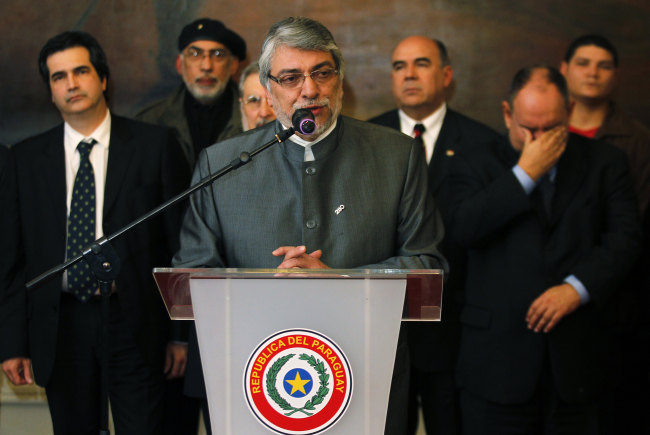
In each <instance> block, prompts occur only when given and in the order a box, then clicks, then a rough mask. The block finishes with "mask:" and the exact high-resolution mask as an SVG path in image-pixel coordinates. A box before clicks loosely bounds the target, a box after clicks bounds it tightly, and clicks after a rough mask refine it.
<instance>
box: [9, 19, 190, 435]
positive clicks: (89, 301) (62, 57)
mask: <svg viewBox="0 0 650 435" xmlns="http://www.w3.org/2000/svg"><path fill="white" fill-rule="evenodd" d="M39 66H40V72H41V75H42V77H43V79H44V81H45V83H46V84H47V85H48V87H49V90H50V93H51V97H52V101H53V103H54V105H55V106H56V108H57V109H58V110H59V112H60V114H61V116H62V118H63V120H64V123H63V124H62V125H59V126H57V127H55V128H53V129H52V130H49V131H47V132H45V133H42V134H40V135H37V136H34V137H31V138H29V139H27V140H25V141H23V142H21V143H19V144H17V145H15V146H14V147H13V151H14V155H15V159H16V172H17V180H18V182H17V185H18V203H19V213H20V226H21V233H20V234H21V237H22V244H23V246H24V262H25V277H26V279H27V280H29V279H32V278H34V277H35V276H37V275H38V274H40V273H42V272H44V271H45V270H47V269H49V268H51V267H53V266H55V265H57V264H59V263H62V262H63V261H64V260H65V259H66V257H67V258H71V257H73V256H75V255H76V254H77V252H78V251H79V250H78V247H79V245H84V244H86V241H88V240H90V241H92V240H93V239H95V238H99V237H101V236H103V235H105V234H110V233H112V232H115V231H116V230H118V229H120V228H121V227H122V226H124V225H126V224H127V223H129V222H131V221H132V220H134V219H135V218H137V217H139V216H140V215H142V214H144V213H145V212H147V211H148V210H150V209H152V208H153V207H154V206H156V205H158V204H160V203H162V202H163V201H165V200H166V199H169V198H170V197H171V196H173V195H175V194H177V193H178V192H180V191H181V190H182V189H183V188H184V187H186V186H187V183H188V177H189V173H188V172H189V171H188V169H187V165H186V164H185V163H184V161H183V160H184V158H183V154H182V151H181V149H180V146H179V145H178V143H177V142H176V141H175V140H174V138H173V136H172V135H171V133H170V132H169V131H167V130H164V129H161V128H159V127H154V126H151V125H148V124H143V123H140V122H135V121H131V120H128V119H125V118H121V117H118V116H116V115H113V114H111V113H110V111H109V110H108V108H107V103H106V98H105V95H104V93H105V91H106V88H107V83H108V79H109V69H108V64H107V62H106V56H105V54H104V52H103V50H102V49H101V47H100V46H99V44H98V43H97V41H96V40H95V39H94V38H93V37H92V36H90V35H89V34H87V33H84V32H64V33H62V34H60V35H57V36H55V37H53V38H51V39H50V40H48V41H47V43H46V44H45V46H44V47H43V48H42V49H41V53H40V55H39ZM80 195H85V196H84V197H81V196H80ZM66 217H67V223H66ZM179 223H180V210H178V209H176V210H170V212H169V213H166V214H165V215H163V216H162V217H160V218H157V219H154V220H152V221H150V222H148V223H145V224H140V225H139V226H137V227H135V228H134V229H132V230H131V231H130V232H128V233H126V234H124V235H122V236H121V237H119V238H117V239H115V240H114V241H113V242H112V243H113V247H114V248H115V250H116V252H117V254H118V256H119V257H120V259H121V264H122V267H121V272H120V274H119V276H118V277H117V280H116V282H115V284H114V286H113V294H112V295H111V296H110V315H109V324H108V328H109V337H110V338H109V341H108V343H104V342H103V340H102V338H101V337H102V336H101V323H102V322H101V315H100V311H101V310H100V308H101V303H100V302H99V298H98V296H97V291H96V290H97V286H96V282H95V280H94V278H93V277H92V276H91V275H90V276H88V275H86V274H85V270H84V269H85V267H86V264H85V261H82V262H80V263H79V264H78V265H77V268H76V269H75V268H71V269H68V271H66V273H64V274H63V275H62V276H61V275H59V276H57V277H56V278H55V279H52V280H50V281H49V282H47V283H45V284H43V285H41V286H40V287H39V288H36V289H33V290H32V291H30V292H29V293H27V292H24V293H23V297H22V298H20V300H16V301H15V302H14V308H13V310H14V312H15V313H16V315H17V316H18V314H20V317H17V318H16V319H15V322H14V323H15V324H16V325H19V324H20V325H22V326H23V327H25V326H26V327H27V337H24V336H22V335H21V334H16V336H17V338H12V337H11V335H10V334H9V333H8V332H7V331H5V328H4V326H3V328H2V329H3V334H2V335H1V337H2V340H3V341H8V342H10V341H11V340H16V339H20V340H21V342H18V343H12V349H18V350H22V351H25V352H26V353H18V354H14V355H11V356H9V358H8V359H6V360H4V361H3V369H4V371H5V372H6V373H7V375H8V376H9V378H10V379H18V380H19V381H20V380H21V379H22V377H21V370H20V369H21V368H23V373H26V371H25V370H24V368H25V367H26V366H27V364H29V362H30V361H31V363H32V365H33V369H34V376H35V381H36V382H37V383H38V384H40V385H42V386H44V387H45V390H46V393H47V398H48V405H49V407H50V413H51V415H52V421H53V426H54V431H55V433H97V431H98V430H99V423H100V422H99V415H100V403H99V379H100V376H99V375H100V373H99V372H100V370H99V366H98V361H99V354H100V352H101V349H102V348H103V347H104V346H108V351H109V376H110V378H109V396H110V401H111V408H112V413H113V416H114V423H115V428H116V431H117V433H132V434H144V433H159V432H160V430H161V427H160V426H161V425H160V418H161V414H162V413H161V406H160V404H161V391H162V389H161V387H162V377H163V361H164V359H165V345H166V342H167V340H168V333H169V323H170V322H169V318H168V317H167V314H166V312H165V310H164V307H163V305H162V302H161V299H160V297H159V295H158V293H157V291H156V287H155V284H154V281H153V279H152V276H151V269H152V268H153V267H154V266H160V265H166V264H169V262H170V259H171V255H172V252H173V251H174V249H175V248H176V245H177V243H178V240H177V231H178V226H179ZM86 276H88V285H84V284H85V282H84V279H85V277H86ZM19 332H20V331H19ZM25 340H26V341H27V342H28V343H26V342H25ZM3 346H4V343H3ZM171 370H172V371H178V368H176V367H173V368H172V369H171ZM24 380H25V381H29V379H27V378H26V376H25V377H24Z"/></svg>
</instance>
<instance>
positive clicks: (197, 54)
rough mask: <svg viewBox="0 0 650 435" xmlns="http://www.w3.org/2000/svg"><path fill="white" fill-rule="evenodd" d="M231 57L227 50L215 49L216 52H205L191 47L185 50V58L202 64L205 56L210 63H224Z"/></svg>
mask: <svg viewBox="0 0 650 435" xmlns="http://www.w3.org/2000/svg"><path fill="white" fill-rule="evenodd" d="M229 55H230V53H228V50H226V49H225V48H215V49H214V50H203V49H201V48H197V47H189V48H188V49H187V50H185V57H186V58H187V60H188V61H190V62H200V61H202V60H203V58H204V57H205V56H208V58H209V59H210V61H215V62H223V61H224V60H226V58H227V57H228V56H229Z"/></svg>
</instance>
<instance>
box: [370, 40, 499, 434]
mask: <svg viewBox="0 0 650 435" xmlns="http://www.w3.org/2000/svg"><path fill="white" fill-rule="evenodd" d="M391 77H392V81H393V87H392V89H393V97H394V98H395V102H396V104H397V109H395V110H391V111H389V112H386V113H384V114H382V115H379V116H378V117H376V118H373V119H371V120H370V122H374V123H377V124H380V125H385V126H387V127H391V128H394V129H396V130H400V131H401V132H402V133H404V134H407V135H409V136H415V137H416V141H417V142H418V143H419V144H421V146H422V147H423V148H424V150H425V158H426V162H427V164H428V174H429V182H428V185H429V192H431V194H432V195H433V197H434V199H435V203H436V206H437V207H439V208H441V209H442V208H444V207H445V202H446V193H445V184H446V181H447V175H448V170H449V164H450V162H451V160H452V159H453V157H454V155H455V153H456V152H457V151H458V150H459V149H460V148H462V147H464V146H466V144H468V143H469V144H476V145H477V146H480V144H483V143H489V142H490V141H492V140H495V139H496V138H497V137H498V135H497V134H496V133H495V132H494V131H492V130H491V129H490V128H488V127H486V126H485V125H483V124H481V123H479V122H476V121H474V120H472V119H470V118H468V117H466V116H464V115H462V114H460V113H458V112H456V111H454V110H452V109H451V108H449V107H448V105H447V102H446V101H447V97H448V93H449V87H450V85H451V83H452V79H453V69H452V66H451V62H450V59H449V55H448V53H447V48H446V46H445V45H444V44H443V43H442V42H441V41H439V40H435V39H431V38H428V37H425V36H410V37H408V38H406V39H404V40H402V41H401V42H400V43H399V44H398V45H397V47H395V50H394V51H393V55H392V73H391ZM442 250H443V253H444V254H445V257H446V258H447V260H448V261H449V266H450V275H449V278H448V279H447V281H446V282H445V289H444V295H445V297H444V301H445V302H444V305H443V311H442V321H441V322H440V323H417V322H412V323H410V324H409V325H408V342H409V351H410V355H411V380H410V390H409V391H410V394H409V423H408V425H409V434H415V432H416V430H417V424H418V404H419V405H421V407H422V414H423V417H424V424H425V427H426V431H427V433H431V434H454V433H456V431H457V424H456V420H457V413H456V404H455V403H456V393H455V383H454V377H453V370H454V365H455V362H456V355H457V352H458V340H459V325H458V302H459V299H460V295H461V293H462V284H463V276H464V254H463V253H462V250H460V249H458V248H457V247H455V246H453V245H452V244H451V243H449V242H448V241H447V240H443V245H442Z"/></svg>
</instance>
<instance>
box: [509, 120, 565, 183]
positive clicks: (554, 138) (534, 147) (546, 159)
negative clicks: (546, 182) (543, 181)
mask: <svg viewBox="0 0 650 435" xmlns="http://www.w3.org/2000/svg"><path fill="white" fill-rule="evenodd" d="M524 135H525V136H526V139H525V143H524V149H523V150H521V156H520V157H519V162H518V165H519V167H520V168H521V169H523V170H524V171H525V172H526V173H527V174H528V175H529V176H530V178H532V179H533V180H535V181H537V180H539V178H540V177H541V176H542V175H544V174H546V173H547V172H548V171H549V170H550V169H551V168H552V167H553V166H555V164H556V163H557V161H558V160H559V159H560V157H561V156H562V153H564V149H565V148H566V143H567V137H568V135H569V130H568V129H567V127H566V126H564V125H559V126H557V127H555V128H553V129H551V130H549V131H545V132H544V133H542V134H541V135H540V136H539V137H538V138H537V139H535V140H533V135H532V133H531V132H530V131H529V130H527V129H524Z"/></svg>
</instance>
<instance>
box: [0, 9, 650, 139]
mask: <svg viewBox="0 0 650 435" xmlns="http://www.w3.org/2000/svg"><path fill="white" fill-rule="evenodd" d="M290 15H303V16H308V17H311V18H315V19H317V20H319V21H321V22H323V23H324V24H325V25H326V26H328V28H329V29H330V30H331V31H332V33H333V35H334V37H335V39H336V40H337V42H338V44H339V45H340V46H341V48H342V51H343V55H344V57H345V59H346V63H347V75H346V84H345V98H344V100H345V106H344V109H343V111H344V113H345V114H347V115H351V116H354V117H357V118H360V119H367V118H368V117H370V116H373V115H376V114H379V113H381V112H382V111H384V110H388V109H390V108H392V107H393V100H392V97H391V95H390V53H391V51H392V49H393V47H394V46H395V44H396V43H397V42H398V41H399V40H400V39H402V38H404V37H406V36H409V35H413V34H424V35H429V36H432V37H437V38H439V39H442V40H443V41H445V43H446V44H447V45H448V47H449V50H450V54H451V58H452V63H453V65H454V70H455V93H454V96H453V98H452V100H451V105H452V106H453V107H454V108H456V109H458V110H460V111H461V112H465V113H466V114H468V115H470V116H472V117H474V118H476V119H478V120H481V121H483V122H485V123H487V124H489V125H491V126H493V127H494V128H497V129H499V130H502V129H503V128H502V121H501V114H500V106H499V104H500V101H501V99H502V97H503V95H504V93H505V91H506V88H507V85H508V82H509V81H510V79H511V77H512V75H513V74H514V72H515V71H516V70H517V69H519V68H520V67H522V66H524V65H528V64H532V63H539V62H545V63H548V64H551V65H559V63H560V61H561V60H562V56H563V54H564V51H565V49H566V46H567V44H568V42H569V41H570V40H571V39H573V38H575V37H577V36H579V35H581V34H584V33H590V32H600V33H602V34H604V35H605V36H607V37H609V38H610V39H611V40H612V41H613V43H614V44H615V45H616V46H617V47H618V49H619V52H620V58H621V80H620V85H619V89H618V95H617V100H618V101H619V102H620V104H621V105H622V106H623V107H624V108H625V109H626V110H627V111H629V112H630V113H633V114H634V116H635V117H637V118H638V119H639V120H641V121H642V122H644V123H645V124H646V125H650V86H649V85H648V79H649V78H650V56H649V54H650V38H649V36H648V35H649V33H648V23H650V2H648V1H647V0H591V1H586V0H577V1H567V0H543V1H534V0H519V1H512V0H473V1H469V0H410V1H406V0H401V1H399V0H356V1H352V0H350V1H343V0H320V1H319V0H311V1H307V0H287V1H282V0H279V1H278V0H276V1H273V2H271V1H263V0H246V1H243V0H237V1H234V0H231V1H219V0H212V1H208V0H139V1H136V0H86V1H82V0H67V1H65V2H62V1H51V0H41V1H36V0H3V1H2V2H0V17H2V18H1V19H2V26H0V38H1V40H2V44H1V45H0V68H1V69H0V76H1V77H2V80H1V81H0V143H6V144H12V143H15V142H16V141H18V140H20V139H22V138H24V137H27V136H29V135H32V134H35V133H37V132H40V131H42V130H44V129H46V128H49V127H51V126H53V125H55V124H56V123H57V122H59V117H58V115H57V113H56V111H55V110H54V109H53V107H52V105H51V103H50V101H49V95H48V92H47V90H46V88H45V85H44V84H43V82H42V81H41V79H40V76H39V75H38V71H37V57H38V52H39V50H40V48H41V47H42V45H43V44H44V43H45V41H46V40H47V39H48V38H49V37H51V36H53V35H55V34H56V33H59V32H61V31H64V30H69V29H81V30H86V31H88V32H90V33H92V34H93V35H94V36H95V37H96V38H97V39H98V40H99V41H100V43H101V44H102V45H103V47H104V49H105V50H106V52H107V55H108V58H109V63H110V66H111V69H112V80H111V86H112V87H113V92H112V98H111V105H112V108H113V110H114V111H115V112H117V113H120V114H123V115H133V114H134V113H135V112H136V111H137V109H139V108H141V107H143V106H144V105H146V104H147V103H149V102H151V101H153V100H154V99H156V98H158V97H161V96H164V95H166V94H167V93H169V92H170V91H171V90H172V89H173V88H174V87H175V86H176V85H177V84H178V83H179V78H178V76H177V74H176V71H175V69H174V59H175V56H176V38H177V36H178V33H179V32H180V30H181V28H182V27H183V25H185V24H187V23H188V22H190V21H192V20H194V19H196V18H199V17H202V16H208V17H212V18H217V19H220V20H222V21H223V22H225V23H226V25H227V26H228V27H230V28H232V29H234V30H235V31H237V32H238V33H240V34H241V35H242V36H243V37H244V39H245V40H246V41H247V43H248V46H249V48H248V57H249V59H255V58H256V57H257V56H258V54H259V50H260V47H261V42H262V40H263V38H264V35H265V34H266V31H267V30H268V28H269V26H270V25H271V24H272V23H274V22H275V21H278V20H279V19H282V18H284V17H286V16H290Z"/></svg>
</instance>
